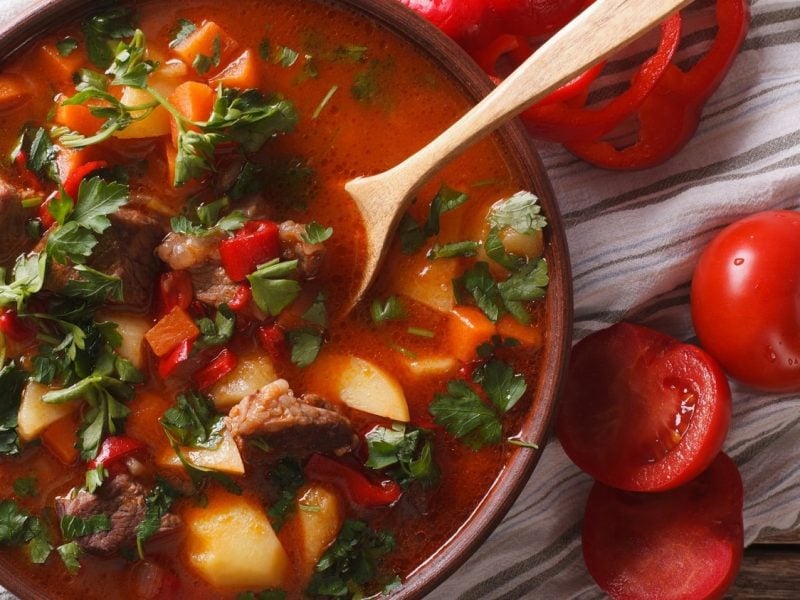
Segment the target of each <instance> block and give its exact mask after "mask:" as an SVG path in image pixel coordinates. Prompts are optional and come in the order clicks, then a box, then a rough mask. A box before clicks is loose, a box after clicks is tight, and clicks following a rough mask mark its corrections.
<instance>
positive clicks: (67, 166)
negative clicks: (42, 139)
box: [56, 146, 100, 181]
mask: <svg viewBox="0 0 800 600" xmlns="http://www.w3.org/2000/svg"><path fill="white" fill-rule="evenodd" d="M98 152H99V151H98V149H97V146H88V147H86V148H63V147H61V146H58V155H57V156H56V164H57V165H58V173H59V176H60V177H61V181H66V180H67V179H69V177H70V175H72V173H73V172H74V171H75V170H76V169H78V168H79V167H80V166H81V165H85V164H86V163H88V162H92V161H94V160H97V159H98V158H99V157H100V155H99V154H98Z"/></svg>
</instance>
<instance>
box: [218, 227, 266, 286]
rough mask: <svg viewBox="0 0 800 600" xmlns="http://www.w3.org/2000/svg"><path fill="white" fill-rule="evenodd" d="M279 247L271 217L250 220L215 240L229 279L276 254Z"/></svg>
mask: <svg viewBox="0 0 800 600" xmlns="http://www.w3.org/2000/svg"><path fill="white" fill-rule="evenodd" d="M280 251H281V246H280V239H279V237H278V224H277V223H275V222H274V221H250V222H249V223H247V224H246V225H245V226H244V227H243V228H242V229H240V230H239V231H237V232H236V235H234V236H233V237H232V238H228V239H225V240H222V241H221V242H220V244H219V255H220V259H221V260H222V266H223V267H224V268H225V272H226V273H227V274H228V277H230V278H231V280H233V281H243V280H244V279H245V278H246V277H247V276H248V275H250V273H252V272H253V271H255V270H256V267H258V265H260V264H263V263H265V262H268V261H270V260H272V259H273V258H278V256H279V255H280Z"/></svg>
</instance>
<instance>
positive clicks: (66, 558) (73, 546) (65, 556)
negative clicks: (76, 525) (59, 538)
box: [56, 542, 81, 575]
mask: <svg viewBox="0 0 800 600" xmlns="http://www.w3.org/2000/svg"><path fill="white" fill-rule="evenodd" d="M56 550H58V554H59V556H61V560H62V561H63V563H64V566H65V567H66V568H67V571H69V572H70V573H71V574H72V575H75V573H77V572H78V571H79V570H80V568H81V563H80V560H79V559H80V556H81V547H80V546H79V545H78V542H67V543H66V544H61V545H60V546H59V547H58V548H56Z"/></svg>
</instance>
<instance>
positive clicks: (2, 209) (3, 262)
mask: <svg viewBox="0 0 800 600" xmlns="http://www.w3.org/2000/svg"><path fill="white" fill-rule="evenodd" d="M20 200H21V196H20V193H19V192H18V191H17V190H16V189H15V188H14V186H12V185H11V184H10V183H7V182H5V181H3V180H2V179H0V267H2V268H4V269H6V270H7V271H10V270H11V269H12V268H13V267H14V262H15V261H16V260H17V257H18V256H19V255H20V254H22V253H24V252H28V251H29V250H30V249H31V248H33V246H34V245H35V242H34V241H33V240H31V239H30V238H29V237H28V236H27V235H26V234H25V223H27V221H28V219H30V218H32V217H33V216H34V215H33V212H32V211H31V209H28V208H23V207H22V204H20Z"/></svg>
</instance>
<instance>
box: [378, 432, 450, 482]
mask: <svg viewBox="0 0 800 600" xmlns="http://www.w3.org/2000/svg"><path fill="white" fill-rule="evenodd" d="M365 438H366V440H367V448H368V449H369V459H368V460H367V462H366V465H367V466H368V467H370V468H371V469H381V470H384V471H386V473H387V474H388V475H389V476H390V477H392V478H393V479H394V480H395V481H397V483H399V484H400V485H401V486H402V487H403V488H407V487H408V486H409V485H411V483H413V482H414V481H418V482H419V483H420V484H421V485H422V486H423V487H431V486H433V485H435V484H436V483H437V482H438V480H439V475H440V473H439V469H438V467H437V466H436V463H435V462H434V461H433V443H432V439H433V434H432V433H431V432H430V431H428V430H427V429H421V428H417V427H413V426H410V425H405V424H403V423H393V424H392V426H391V428H389V427H383V426H378V427H376V428H374V429H373V430H372V431H370V432H369V433H367V434H366V436H365Z"/></svg>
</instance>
